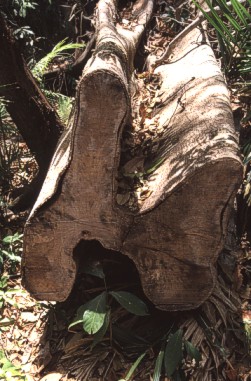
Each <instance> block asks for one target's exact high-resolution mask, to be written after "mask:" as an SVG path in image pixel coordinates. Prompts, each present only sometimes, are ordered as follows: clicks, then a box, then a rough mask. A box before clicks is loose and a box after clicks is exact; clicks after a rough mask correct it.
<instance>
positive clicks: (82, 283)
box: [69, 240, 145, 299]
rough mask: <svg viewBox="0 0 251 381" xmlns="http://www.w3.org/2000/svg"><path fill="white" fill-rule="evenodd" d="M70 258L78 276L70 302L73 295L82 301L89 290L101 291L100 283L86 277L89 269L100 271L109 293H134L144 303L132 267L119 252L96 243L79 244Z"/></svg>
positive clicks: (102, 282)
mask: <svg viewBox="0 0 251 381" xmlns="http://www.w3.org/2000/svg"><path fill="white" fill-rule="evenodd" d="M73 255H74V259H75V261H76V263H77V266H78V272H77V277H76V281H75V285H74V287H73V291H72V293H71V295H70V296H69V299H71V298H72V294H74V295H77V294H80V295H82V297H83V298H85V295H84V294H85V293H86V292H89V290H90V289H91V288H95V289H96V288H98V287H100V288H102V287H104V280H103V279H101V278H99V277H96V276H92V275H90V274H88V273H87V272H88V270H87V268H88V269H89V268H90V265H92V266H93V267H95V266H96V269H97V268H99V269H100V268H102V269H103V272H104V274H105V283H106V286H107V288H108V289H109V290H111V291H114V290H118V289H122V288H123V290H125V291H130V292H132V293H136V294H137V295H138V296H139V297H142V298H144V299H145V296H144V293H143V290H142V287H141V282H140V278H139V274H138V271H137V268H136V266H135V264H134V263H133V261H132V260H131V259H129V258H128V257H127V256H125V255H123V254H121V253H120V252H119V251H114V250H110V249H106V248H104V247H103V246H102V244H101V243H100V242H99V241H97V240H90V241H87V240H81V241H80V242H79V243H78V244H77V245H76V247H75V248H74V251H73ZM128 286H129V287H130V289H129V288H128ZM100 292H101V291H100ZM80 297H81V296H80Z"/></svg>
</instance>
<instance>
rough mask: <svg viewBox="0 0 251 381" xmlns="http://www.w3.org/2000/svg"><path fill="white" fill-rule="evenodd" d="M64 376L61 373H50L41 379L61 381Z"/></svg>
mask: <svg viewBox="0 0 251 381" xmlns="http://www.w3.org/2000/svg"><path fill="white" fill-rule="evenodd" d="M62 377H63V374H61V373H49V374H47V375H46V376H44V377H43V378H42V379H41V380H40V381H59V380H61V378H62Z"/></svg>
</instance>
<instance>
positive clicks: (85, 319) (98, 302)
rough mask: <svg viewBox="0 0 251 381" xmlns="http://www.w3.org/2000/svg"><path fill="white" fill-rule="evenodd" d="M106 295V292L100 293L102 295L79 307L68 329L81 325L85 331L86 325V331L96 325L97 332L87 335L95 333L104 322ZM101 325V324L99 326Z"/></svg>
mask: <svg viewBox="0 0 251 381" xmlns="http://www.w3.org/2000/svg"><path fill="white" fill-rule="evenodd" d="M106 299H107V293H106V291H104V292H102V294H100V295H98V296H97V297H96V298H94V299H92V300H90V301H89V302H87V303H85V304H84V305H82V306H80V307H79V308H78V310H77V314H76V317H75V319H74V320H73V322H72V323H71V324H70V325H69V328H71V327H73V326H75V325H77V324H79V323H82V324H83V328H84V330H85V331H86V329H85V327H86V324H87V329H88V330H89V329H90V328H93V325H94V326H95V324H96V323H97V326H96V328H97V330H96V331H95V332H93V331H92V332H88V331H86V332H87V333H93V334H94V333H96V332H97V331H98V330H99V329H100V328H101V327H102V325H103V323H104V320H105V315H106V312H107V306H106ZM91 321H92V325H91V326H90V322H91ZM101 323H102V324H101Z"/></svg>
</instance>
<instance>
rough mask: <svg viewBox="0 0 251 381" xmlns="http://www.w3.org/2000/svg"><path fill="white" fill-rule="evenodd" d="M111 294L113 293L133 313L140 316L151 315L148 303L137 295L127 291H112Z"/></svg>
mask: <svg viewBox="0 0 251 381" xmlns="http://www.w3.org/2000/svg"><path fill="white" fill-rule="evenodd" d="M109 294H110V295H112V296H113V297H114V299H116V300H117V302H118V303H119V304H120V305H121V306H122V307H124V308H125V309H126V310H127V311H129V312H131V313H132V314H134V315H138V316H146V315H149V312H148V308H147V306H146V304H145V303H144V302H143V301H142V300H141V299H139V298H138V297H137V296H136V295H133V294H131V293H130V292H126V291H116V292H115V291H111V292H109Z"/></svg>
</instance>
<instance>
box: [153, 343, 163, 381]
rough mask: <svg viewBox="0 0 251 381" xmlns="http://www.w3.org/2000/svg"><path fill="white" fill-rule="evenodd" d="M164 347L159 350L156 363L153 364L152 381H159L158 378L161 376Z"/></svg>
mask: <svg viewBox="0 0 251 381" xmlns="http://www.w3.org/2000/svg"><path fill="white" fill-rule="evenodd" d="M164 353H165V352H164V347H163V348H162V349H161V350H160V352H159V354H158V357H157V360H156V363H155V368H154V372H153V381H159V380H160V376H161V369H162V364H163V359H164Z"/></svg>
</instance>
